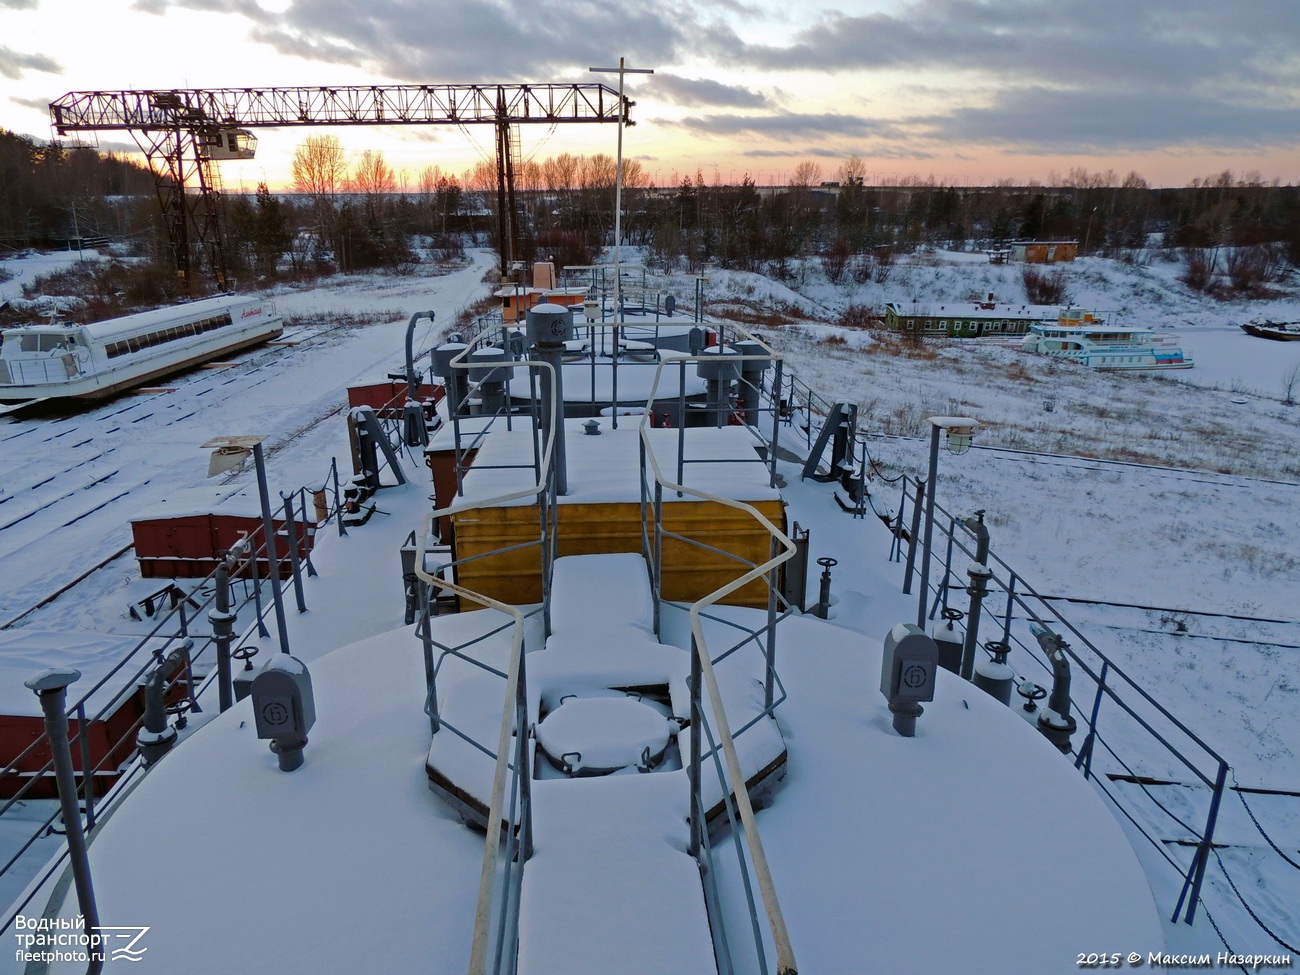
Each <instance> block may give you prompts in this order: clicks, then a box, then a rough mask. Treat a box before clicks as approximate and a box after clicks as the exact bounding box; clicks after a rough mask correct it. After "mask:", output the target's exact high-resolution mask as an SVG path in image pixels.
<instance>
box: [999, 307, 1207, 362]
mask: <svg viewBox="0 0 1300 975" xmlns="http://www.w3.org/2000/svg"><path fill="white" fill-rule="evenodd" d="M1020 348H1021V349H1023V350H1024V351H1026V352H1037V353H1039V354H1040V355H1050V356H1056V357H1057V358H1061V359H1069V360H1070V361H1071V362H1077V363H1079V364H1080V365H1084V366H1088V367H1089V368H1091V369H1114V370H1124V371H1128V370H1134V369H1137V370H1150V369H1190V368H1191V367H1192V365H1193V362H1192V357H1191V356H1190V355H1187V354H1186V353H1184V352H1183V350H1182V348H1181V346H1179V345H1178V339H1177V337H1175V336H1165V335H1158V334H1157V333H1156V332H1155V331H1153V330H1152V329H1149V328H1129V327H1126V326H1122V325H1110V324H1108V323H1107V322H1106V321H1105V320H1104V319H1102V318H1100V317H1099V316H1098V315H1097V314H1096V313H1095V312H1088V311H1084V310H1083V309H1081V308H1066V309H1063V310H1062V311H1061V316H1060V319H1059V321H1058V322H1057V324H1055V325H1030V326H1029V333H1028V334H1027V335H1026V336H1025V338H1024V341H1022V342H1021V343H1020Z"/></svg>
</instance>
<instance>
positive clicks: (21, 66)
mask: <svg viewBox="0 0 1300 975" xmlns="http://www.w3.org/2000/svg"><path fill="white" fill-rule="evenodd" d="M62 70H63V68H62V67H61V66H60V65H59V62H58V61H55V60H54V59H53V58H51V57H46V56H45V55H44V54H23V53H22V52H21V51H15V50H13V49H12V48H8V47H4V46H0V75H3V76H4V77H6V78H9V79H11V80H13V81H17V80H18V79H19V78H21V77H22V76H23V72H24V71H41V72H44V73H45V74H58V73H59V72H61V71H62Z"/></svg>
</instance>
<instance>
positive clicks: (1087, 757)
mask: <svg viewBox="0 0 1300 975" xmlns="http://www.w3.org/2000/svg"><path fill="white" fill-rule="evenodd" d="M1109 671H1110V661H1109V660H1102V662H1101V672H1100V673H1099V674H1098V675H1097V695H1096V696H1095V697H1094V698H1093V699H1092V714H1091V716H1090V717H1089V718H1088V733H1087V734H1086V735H1085V736H1084V738H1083V744H1082V745H1080V746H1079V757H1078V758H1076V759H1075V760H1074V767H1075V768H1076V769H1077V768H1082V769H1083V778H1084V780H1085V781H1087V780H1088V778H1090V777H1091V775H1092V748H1093V742H1094V741H1095V740H1096V738H1097V713H1098V712H1099V711H1100V710H1101V698H1102V695H1103V694H1105V693H1106V674H1107V673H1108V672H1109Z"/></svg>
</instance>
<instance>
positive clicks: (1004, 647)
mask: <svg viewBox="0 0 1300 975" xmlns="http://www.w3.org/2000/svg"><path fill="white" fill-rule="evenodd" d="M984 649H985V650H987V651H988V652H989V653H991V654H993V659H991V660H983V661H981V662H980V663H979V665H978V666H976V668H975V675H974V684H975V686H976V687H978V688H979V689H980V690H982V691H984V692H985V693H987V694H988V695H989V696H990V697H994V698H996V699H997V700H999V701H1001V702H1002V703H1003V704H1006V705H1008V706H1010V704H1011V689H1012V687H1013V686H1014V684H1015V680H1016V672H1015V671H1014V670H1012V669H1011V667H1010V665H1008V664H1007V654H1009V653H1010V652H1011V647H1010V645H1008V644H1006V643H1003V642H1002V641H1001V640H990V641H989V642H988V643H986V644H984Z"/></svg>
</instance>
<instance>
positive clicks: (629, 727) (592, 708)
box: [537, 696, 677, 776]
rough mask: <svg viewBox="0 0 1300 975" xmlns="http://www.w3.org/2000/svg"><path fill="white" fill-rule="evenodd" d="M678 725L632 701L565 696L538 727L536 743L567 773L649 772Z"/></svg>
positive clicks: (650, 708)
mask: <svg viewBox="0 0 1300 975" xmlns="http://www.w3.org/2000/svg"><path fill="white" fill-rule="evenodd" d="M676 731H677V724H676V722H674V721H671V720H670V719H668V718H666V717H664V715H663V714H661V713H660V712H659V711H658V710H656V709H655V708H654V707H653V706H651V705H650V704H647V703H645V702H644V701H640V700H637V699H636V698H633V697H626V696H619V697H566V698H565V699H564V700H563V701H562V702H561V703H560V706H559V707H557V708H556V709H555V710H554V711H552V712H551V713H550V714H548V715H546V717H545V718H543V719H542V720H541V721H540V722H538V724H537V744H538V745H539V746H540V747H541V749H542V752H543V754H545V755H546V758H547V759H548V760H549V761H550V763H551V764H552V765H554V766H555V767H556V768H557V769H559V770H560V771H561V772H564V773H565V774H566V775H575V776H578V775H608V774H609V773H610V772H615V771H617V770H618V769H622V768H628V767H636V768H637V769H639V770H641V771H649V770H650V769H652V768H654V767H655V765H657V764H658V763H659V761H660V760H661V759H662V758H663V755H664V751H665V750H666V749H667V747H668V743H669V741H670V740H671V739H672V736H673V735H674V734H675V733H676Z"/></svg>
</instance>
